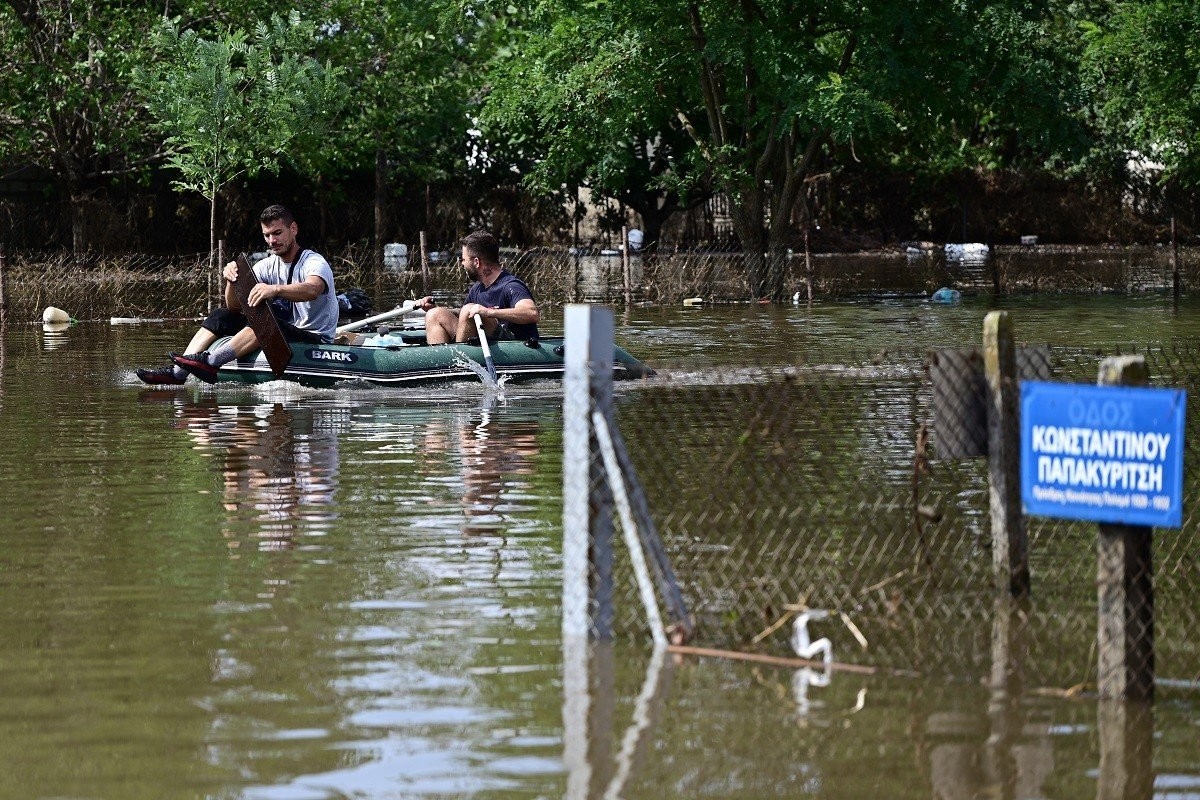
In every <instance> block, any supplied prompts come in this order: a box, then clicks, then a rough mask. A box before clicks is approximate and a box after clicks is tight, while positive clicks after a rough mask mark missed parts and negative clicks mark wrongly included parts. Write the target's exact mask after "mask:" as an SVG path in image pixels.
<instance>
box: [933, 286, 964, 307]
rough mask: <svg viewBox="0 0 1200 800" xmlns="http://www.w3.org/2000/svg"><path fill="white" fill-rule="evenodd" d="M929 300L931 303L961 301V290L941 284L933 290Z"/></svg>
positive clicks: (950, 303)
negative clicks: (940, 286)
mask: <svg viewBox="0 0 1200 800" xmlns="http://www.w3.org/2000/svg"><path fill="white" fill-rule="evenodd" d="M929 300H930V302H933V303H943V304H946V305H953V304H954V303H961V302H962V292H960V291H959V290H958V289H951V288H950V287H948V286H943V287H942V288H940V289H938V290H937V291H936V292H934V293H933V296H931V297H930V298H929Z"/></svg>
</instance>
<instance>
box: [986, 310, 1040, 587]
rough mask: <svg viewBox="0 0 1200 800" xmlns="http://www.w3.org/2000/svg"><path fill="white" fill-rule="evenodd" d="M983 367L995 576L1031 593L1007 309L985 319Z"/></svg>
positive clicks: (999, 583)
mask: <svg viewBox="0 0 1200 800" xmlns="http://www.w3.org/2000/svg"><path fill="white" fill-rule="evenodd" d="M983 366H984V373H985V375H986V376H987V388H988V415H987V419H988V478H989V482H988V483H989V490H988V498H989V501H990V505H991V516H992V574H993V576H994V577H995V581H996V586H997V587H998V588H999V587H1008V591H1009V593H1010V594H1012V596H1013V597H1017V598H1021V597H1028V596H1029V588H1030V586H1029V544H1028V538H1027V536H1026V533H1025V517H1024V515H1023V514H1022V512H1021V421H1020V417H1019V413H1020V396H1019V391H1020V389H1019V385H1018V383H1017V357H1016V347H1015V346H1014V344H1013V332H1012V321H1011V319H1010V318H1009V316H1008V312H1007V311H992V312H990V313H989V314H988V315H987V316H986V317H984V320H983Z"/></svg>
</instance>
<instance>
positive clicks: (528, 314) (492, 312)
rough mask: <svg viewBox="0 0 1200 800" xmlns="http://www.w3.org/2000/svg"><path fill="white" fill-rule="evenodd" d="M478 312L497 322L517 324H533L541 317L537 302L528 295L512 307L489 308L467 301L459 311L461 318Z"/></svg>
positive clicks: (467, 317) (466, 317) (468, 317)
mask: <svg viewBox="0 0 1200 800" xmlns="http://www.w3.org/2000/svg"><path fill="white" fill-rule="evenodd" d="M476 314H478V315H479V316H481V317H483V318H484V319H494V320H496V321H497V322H512V323H515V324H517V325H532V324H534V323H536V322H537V321H538V320H539V319H540V318H541V313H540V312H539V311H538V307H537V303H535V302H533V300H531V299H529V298H528V297H526V298H523V299H521V300H518V301H517V304H516V305H515V306H513V307H512V308H488V307H487V306H481V305H479V304H478V303H467V304H466V305H465V306H463V307H462V309H461V310H460V311H459V319H464V318H465V319H468V320H469V319H470V318H471V317H473V316H475V315H476Z"/></svg>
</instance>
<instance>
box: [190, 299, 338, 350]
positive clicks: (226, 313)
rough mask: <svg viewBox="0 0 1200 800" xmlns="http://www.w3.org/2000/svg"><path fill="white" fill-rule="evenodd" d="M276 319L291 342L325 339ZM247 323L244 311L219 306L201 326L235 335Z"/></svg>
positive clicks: (320, 340) (215, 331)
mask: <svg viewBox="0 0 1200 800" xmlns="http://www.w3.org/2000/svg"><path fill="white" fill-rule="evenodd" d="M275 321H276V322H278V323H279V330H280V331H282V332H283V338H284V339H287V340H288V341H289V342H304V343H305V344H322V343H324V341H325V340H324V339H322V338H321V334H319V333H313V332H312V331H306V330H304V328H297V327H296V326H295V325H293V324H292V323H290V322H288V321H287V320H282V319H279V318H278V317H276V318H275ZM247 324H248V323H247V322H246V315H245V314H243V313H242V312H240V311H231V310H229V309H228V308H218V309H217V310H216V311H214V312H212V313H211V314H209V315H208V316H207V317H206V318H205V320H204V322H201V323H200V327H201V328H204V329H205V330H209V331H212V332H213V333H215V334H216V335H217V336H233V335H234V334H235V333H237V332H238V331H240V330H241V329H242V328H244V327H246V325H247Z"/></svg>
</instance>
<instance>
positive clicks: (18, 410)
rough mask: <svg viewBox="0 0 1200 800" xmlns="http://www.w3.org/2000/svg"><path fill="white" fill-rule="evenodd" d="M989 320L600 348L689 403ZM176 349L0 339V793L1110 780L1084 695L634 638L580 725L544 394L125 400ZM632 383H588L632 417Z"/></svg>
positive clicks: (556, 391)
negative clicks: (565, 624) (727, 373)
mask: <svg viewBox="0 0 1200 800" xmlns="http://www.w3.org/2000/svg"><path fill="white" fill-rule="evenodd" d="M1007 307H1008V308H1009V309H1010V310H1011V311H1012V312H1013V315H1014V322H1015V327H1016V330H1017V334H1018V338H1020V339H1022V340H1029V341H1035V342H1049V343H1052V344H1067V345H1074V346H1087V345H1088V344H1093V343H1138V342H1142V343H1144V342H1151V341H1153V342H1168V341H1173V340H1177V339H1183V338H1186V337H1196V336H1200V313H1197V312H1198V311H1200V304H1197V303H1191V304H1190V305H1189V304H1186V303H1185V305H1184V307H1183V308H1182V309H1180V310H1175V309H1173V308H1172V306H1171V304H1170V302H1169V300H1165V299H1163V298H1162V297H1161V296H1144V297H1134V298H1117V297H1083V298H1080V297H1072V298H1058V299H1052V300H1045V299H1042V300H1034V299H1026V300H1018V301H1012V302H1010V303H1008V304H1007ZM987 310H989V309H988V307H987V306H986V305H983V304H981V303H970V302H969V303H967V304H965V305H962V306H956V307H936V306H931V305H929V304H927V303H924V302H921V301H918V300H903V301H894V302H875V303H831V304H818V305H816V306H814V307H812V308H806V307H802V306H801V307H789V308H777V309H772V308H760V307H757V306H721V307H700V308H687V309H682V308H679V309H676V308H672V309H662V308H640V309H634V310H633V311H632V312H631V313H630V314H628V315H626V316H622V315H621V314H618V317H617V320H618V330H617V338H618V341H619V343H621V344H622V345H623V346H625V347H626V349H628V350H629V351H631V352H632V353H634V354H635V355H637V356H639V357H642V358H643V359H644V360H646V361H648V362H649V363H651V364H652V365H653V366H655V367H658V368H660V370H661V371H662V372H663V373H664V375H665V376H666V377H665V382H666V383H667V384H669V385H671V386H679V385H685V386H686V385H688V383H689V382H695V383H697V384H702V383H704V382H706V381H707V380H709V378H710V377H711V376H712V375H713V374H714V373H715V372H717V371H719V370H734V371H736V370H751V369H753V368H757V367H761V366H770V365H782V364H790V363H795V362H796V361H799V360H802V361H804V362H806V363H809V364H813V363H816V364H821V363H830V364H836V363H838V359H839V358H841V357H842V356H843V355H844V354H845V353H848V352H851V351H858V352H862V351H867V352H873V351H876V350H886V349H887V348H889V347H896V346H897V344H898V343H902V344H903V345H904V346H906V347H913V348H917V347H930V346H950V345H966V344H975V343H977V342H978V341H979V338H980V330H981V323H982V319H983V315H984V314H985V313H986V311H987ZM544 330H545V331H546V332H547V333H548V334H549V333H554V332H556V331H558V330H561V316H560V315H559V314H558V311H557V310H555V311H553V312H551V315H550V319H549V320H548V322H547V324H545V325H544ZM191 331H192V323H165V324H156V325H120V326H110V325H109V324H108V323H107V321H105V322H90V323H80V324H78V325H75V326H73V327H71V328H70V329H69V330H67V331H66V332H64V333H61V334H48V333H45V332H43V331H42V329H41V327H40V325H10V326H9V327H8V329H7V331H6V333H5V336H4V340H3V350H2V360H0V423H2V425H0V461H2V463H3V464H4V468H3V473H2V474H3V486H4V496H5V503H4V513H3V518H2V521H0V531H2V532H0V641H3V643H4V646H3V649H2V650H0V653H2V655H0V694H2V696H3V698H4V703H3V706H2V707H0V762H2V763H4V764H5V765H6V768H5V769H4V770H2V771H0V797H6V798H7V797H12V798H35V797H36V798H125V799H132V798H175V797H179V798H193V797H204V798H263V799H269V800H316V799H318V798H321V799H324V798H348V797H355V798H409V797H464V796H470V797H485V798H534V797H545V798H556V797H563V796H574V797H585V796H587V797H605V796H611V797H617V796H621V797H630V798H661V797H714V798H765V797H797V796H811V797H823V798H842V797H846V798H874V797H884V796H887V797H914V798H918V797H919V798H928V797H943V798H951V797H973V796H978V795H981V794H983V795H988V796H997V797H1018V798H1039V797H1051V796H1053V797H1071V798H1074V797H1095V796H1120V795H1119V794H1112V791H1114V790H1113V788H1112V787H1113V786H1114V785H1117V786H1120V785H1124V784H1109V783H1108V781H1112V780H1125V779H1124V778H1119V777H1116V778H1115V777H1113V775H1112V762H1111V761H1109V762H1108V771H1107V772H1106V771H1105V770H1104V769H1102V768H1101V751H1102V749H1103V748H1104V747H1105V746H1106V745H1105V744H1104V743H1103V742H1102V741H1101V737H1100V734H1099V732H1100V725H1099V724H1098V710H1097V704H1096V702H1095V701H1094V700H1093V701H1091V702H1088V701H1085V700H1070V699H1063V698H1061V697H1054V696H1041V695H1037V694H1029V695H1027V696H1022V697H1018V698H1009V699H1010V700H1011V702H1010V704H1009V706H1008V712H1004V709H1001V710H1000V712H998V711H997V705H996V697H995V696H994V693H991V692H989V690H988V688H987V687H985V686H981V685H978V684H974V683H961V682H959V683H955V682H952V681H945V680H933V679H918V678H905V677H896V676H893V677H887V676H879V675H874V676H868V675H853V674H836V675H835V676H834V677H833V678H832V680H831V681H830V683H829V685H827V686H825V685H819V684H815V683H813V681H812V680H810V678H811V675H804V674H802V672H803V671H800V672H797V671H795V670H790V669H781V668H778V667H772V666H766V665H755V664H746V663H739V662H732V661H726V660H719V659H695V658H687V659H681V660H679V661H678V662H676V660H674V659H668V660H667V661H666V662H665V663H663V664H659V663H657V662H656V661H654V660H653V659H651V657H650V653H649V652H648V649H647V648H646V647H645V643H644V642H641V641H618V642H617V643H616V644H615V645H613V646H612V647H611V648H609V647H603V646H601V647H598V648H597V650H596V651H595V652H594V653H593V654H592V663H593V666H594V669H595V676H596V677H594V678H593V681H594V691H593V692H592V693H591V696H590V698H589V703H588V705H587V709H589V713H588V714H587V715H586V730H584V731H581V730H580V729H579V728H578V727H576V726H577V723H578V722H579V719H578V718H577V717H574V716H573V715H572V714H571V713H570V712H569V711H568V712H567V713H564V710H565V708H569V707H571V705H572V701H573V700H578V698H571V697H564V679H563V667H562V665H563V652H562V642H561V637H560V632H559V626H560V616H559V606H560V594H561V576H560V566H561V539H562V536H561V527H562V526H561V514H562V504H561V497H560V486H561V477H560V476H561V439H562V419H561V396H560V386H559V385H558V384H556V383H543V384H530V385H523V386H513V387H508V388H507V389H506V391H505V393H504V397H503V398H497V397H496V396H495V395H493V394H489V393H487V392H486V391H485V390H484V388H483V386H482V384H480V385H476V384H464V385H460V386H452V387H440V388H430V389H419V390H414V389H405V390H395V391H375V390H364V389H353V390H349V389H348V390H340V391H334V390H330V391H310V390H304V389H299V388H296V387H291V386H288V385H283V384H270V385H267V386H264V387H258V388H250V387H226V386H221V387H218V388H216V389H212V388H209V387H201V386H197V385H195V384H189V385H188V386H186V387H183V388H181V389H171V390H154V389H149V388H147V387H144V386H142V385H141V384H140V383H139V382H138V381H137V379H136V378H135V377H134V375H133V369H134V368H135V367H137V366H142V365H156V364H158V363H160V362H161V360H162V358H163V355H164V354H165V353H166V352H168V351H170V350H176V349H178V348H179V347H180V346H182V344H183V343H184V342H185V341H186V340H187V338H188V336H190V334H191ZM714 340H716V341H718V342H719V343H720V346H719V347H714V346H712V345H713V342H714ZM660 385H662V383H658V384H656V383H651V384H649V385H645V386H622V387H620V388H619V390H618V391H619V394H620V396H621V398H622V402H623V403H624V404H626V405H633V406H636V404H637V403H639V402H640V400H641V399H642V398H645V397H646V396H647V395H648V393H653V392H655V391H656V386H660ZM693 411H694V409H689V408H686V407H681V408H680V414H681V415H685V414H688V413H693ZM644 446H661V443H658V444H657V445H656V444H655V443H654V442H653V441H652V440H649V441H648V443H647V444H645V445H644ZM1160 697H1161V698H1162V699H1161V700H1160V702H1159V703H1158V704H1157V706H1156V708H1155V710H1154V714H1155V716H1154V723H1153V725H1154V742H1155V743H1154V757H1153V758H1154V761H1153V765H1152V773H1153V774H1152V776H1151V778H1150V780H1151V782H1152V785H1153V787H1154V788H1153V790H1154V792H1156V793H1157V794H1158V795H1159V796H1163V797H1167V796H1169V797H1200V747H1197V745H1196V742H1197V740H1198V739H1200V691H1197V690H1195V689H1192V688H1189V687H1182V688H1179V689H1177V690H1175V691H1166V692H1164V693H1163V694H1162V695H1160ZM1015 709H1019V713H1017V712H1016V710H1015ZM1014 720H1017V722H1015V723H1014V722H1013V721H1014ZM581 741H582V742H583V744H582V746H581V745H580V742H581ZM1110 752H1111V751H1110ZM1135 771H1136V770H1135ZM1106 787H1107V788H1106ZM1105 792H1108V794H1105ZM1126 794H1127V796H1130V795H1129V793H1126ZM1136 794H1137V793H1135V795H1136ZM1146 796H1149V795H1146Z"/></svg>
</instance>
